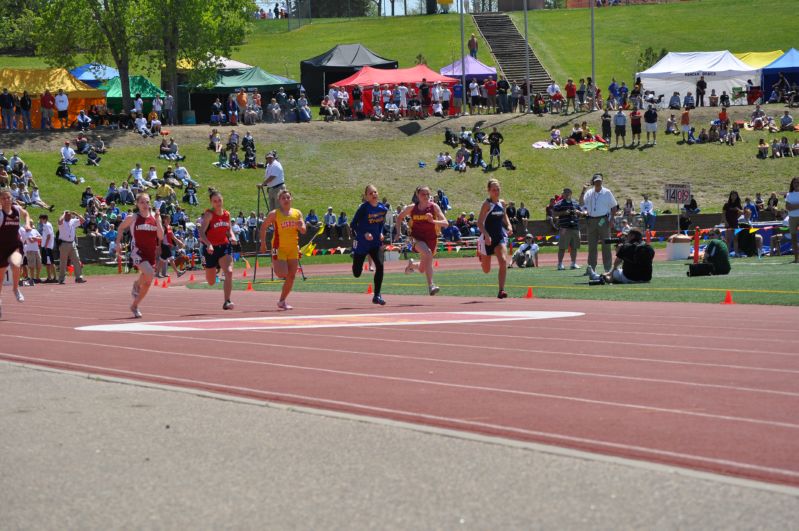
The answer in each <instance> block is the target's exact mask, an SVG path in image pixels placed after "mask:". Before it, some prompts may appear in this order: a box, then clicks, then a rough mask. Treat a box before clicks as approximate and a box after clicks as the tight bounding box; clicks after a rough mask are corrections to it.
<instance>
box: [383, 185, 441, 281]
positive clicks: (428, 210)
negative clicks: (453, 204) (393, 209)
mask: <svg viewBox="0 0 799 531" xmlns="http://www.w3.org/2000/svg"><path fill="white" fill-rule="evenodd" d="M416 198H417V201H418V202H417V203H415V204H412V205H409V206H407V207H405V209H404V210H403V211H402V212H400V213H399V215H398V216H397V225H396V226H397V230H396V232H397V238H399V237H400V236H401V235H402V220H404V219H405V218H406V217H408V216H410V218H411V226H410V239H411V245H412V249H413V250H414V251H416V252H417V253H419V262H418V263H416V262H414V261H413V259H411V260H408V266H407V267H406V268H405V272H406V273H412V272H413V271H414V268H415V267H416V266H417V265H418V267H419V272H420V273H424V274H425V276H426V277H427V287H428V292H429V293H430V295H435V294H436V293H438V292H439V287H438V286H436V285H435V284H433V255H434V254H435V253H436V248H437V242H438V232H439V231H440V230H441V229H440V227H446V226H447V225H448V224H449V223H448V222H447V218H446V217H445V216H444V213H443V212H441V209H440V208H439V207H438V205H437V204H435V203H433V202H432V201H430V188H428V187H427V186H420V187H418V188H417V189H416Z"/></svg>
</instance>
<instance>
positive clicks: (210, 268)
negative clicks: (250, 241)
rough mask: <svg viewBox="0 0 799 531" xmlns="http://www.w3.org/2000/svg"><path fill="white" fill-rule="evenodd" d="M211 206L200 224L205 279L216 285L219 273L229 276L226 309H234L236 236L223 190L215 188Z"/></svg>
mask: <svg viewBox="0 0 799 531" xmlns="http://www.w3.org/2000/svg"><path fill="white" fill-rule="evenodd" d="M208 195H209V198H210V200H211V208H210V209H208V210H206V211H205V213H204V214H203V220H202V225H201V226H200V243H202V253H203V257H204V258H205V280H206V282H208V284H209V285H210V286H213V285H214V284H216V279H217V275H218V274H219V271H222V273H224V275H225V283H224V291H225V303H224V304H223V305H222V309H223V310H232V309H233V306H234V305H233V303H232V302H230V293H231V291H233V244H235V243H236V236H235V235H234V234H233V229H232V227H231V224H230V212H228V211H227V210H225V202H224V199H223V198H222V194H221V193H220V192H219V190H215V189H213V188H211V189H210V190H209V192H208Z"/></svg>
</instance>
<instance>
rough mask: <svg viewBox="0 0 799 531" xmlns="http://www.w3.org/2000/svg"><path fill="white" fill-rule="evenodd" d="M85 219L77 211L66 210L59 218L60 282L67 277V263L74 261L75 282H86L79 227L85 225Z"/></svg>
mask: <svg viewBox="0 0 799 531" xmlns="http://www.w3.org/2000/svg"><path fill="white" fill-rule="evenodd" d="M83 222H84V219H83V218H82V217H81V216H80V214H77V213H76V212H70V211H68V210H65V211H64V213H63V214H61V217H60V218H58V239H59V240H60V243H59V245H58V254H59V259H58V283H59V284H63V283H64V281H65V279H66V278H67V264H68V263H69V262H72V267H74V268H75V282H77V283H78V284H82V283H84V282H86V280H85V279H84V278H83V276H82V273H83V266H82V265H81V263H80V256H78V243H77V236H78V227H80V226H81V225H83Z"/></svg>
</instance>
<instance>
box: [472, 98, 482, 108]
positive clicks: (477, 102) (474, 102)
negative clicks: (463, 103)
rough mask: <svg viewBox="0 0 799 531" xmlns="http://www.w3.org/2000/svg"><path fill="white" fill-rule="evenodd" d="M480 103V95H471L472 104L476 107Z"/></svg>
mask: <svg viewBox="0 0 799 531" xmlns="http://www.w3.org/2000/svg"><path fill="white" fill-rule="evenodd" d="M479 105H480V96H472V106H473V107H477V106H479Z"/></svg>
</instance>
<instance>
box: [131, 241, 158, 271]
mask: <svg viewBox="0 0 799 531" xmlns="http://www.w3.org/2000/svg"><path fill="white" fill-rule="evenodd" d="M130 257H131V259H132V260H133V265H134V266H136V267H139V266H140V265H142V264H144V263H148V264H150V266H151V267H153V268H155V251H153V255H152V256H143V255H142V253H141V250H140V249H138V248H136V247H135V246H134V247H133V251H132V252H131V253H130Z"/></svg>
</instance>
